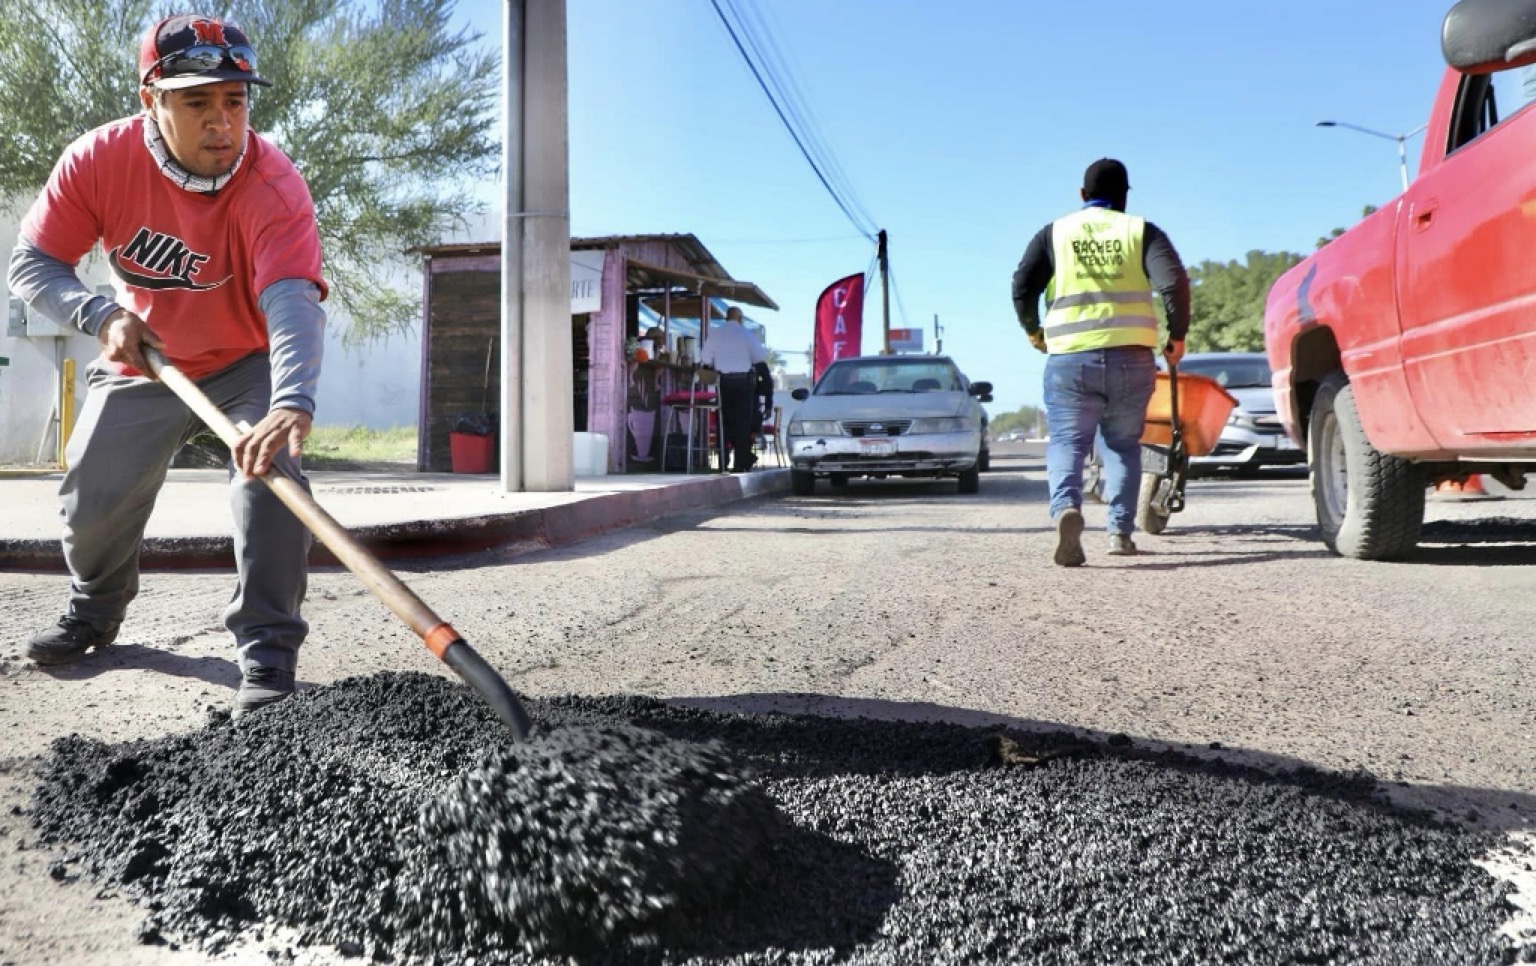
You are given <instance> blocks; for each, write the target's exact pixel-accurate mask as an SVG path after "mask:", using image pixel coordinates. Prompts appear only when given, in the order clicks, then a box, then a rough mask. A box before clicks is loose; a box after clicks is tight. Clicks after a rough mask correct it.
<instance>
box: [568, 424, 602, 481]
mask: <svg viewBox="0 0 1536 966" xmlns="http://www.w3.org/2000/svg"><path fill="white" fill-rule="evenodd" d="M571 457H572V461H573V462H574V463H575V464H576V475H577V476H607V475H608V437H607V435H606V434H604V433H574V434H572V441H571Z"/></svg>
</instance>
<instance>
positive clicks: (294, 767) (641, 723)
mask: <svg viewBox="0 0 1536 966" xmlns="http://www.w3.org/2000/svg"><path fill="white" fill-rule="evenodd" d="M527 705H528V711H529V713H530V715H531V716H532V717H533V719H534V721H535V723H536V727H537V728H538V729H539V731H540V733H541V735H542V737H540V738H539V739H538V740H536V741H534V742H530V743H529V744H527V745H522V746H519V745H515V744H514V743H512V742H511V740H510V737H509V736H508V735H507V733H506V731H505V728H504V727H503V726H502V725H501V724H500V723H499V722H498V721H497V720H496V719H495V718H494V717H493V716H492V715H491V713H490V712H489V711H488V710H487V709H486V708H484V706H483V704H482V703H481V702H480V701H479V700H478V699H477V698H476V697H475V696H474V695H473V694H472V693H470V692H469V691H468V690H467V689H465V688H463V687H462V686H459V685H457V684H454V683H451V682H448V681H444V680H441V679H437V678H431V677H427V676H422V675H381V676H376V677H371V678H359V679H353V680H349V681H344V682H341V683H339V684H337V685H335V686H332V687H328V688H321V689H316V690H314V691H309V692H305V693H304V694H301V695H300V696H299V697H297V698H295V699H294V700H292V701H289V702H287V703H286V704H284V705H281V706H278V707H277V708H274V709H272V710H271V711H269V712H263V713H261V714H258V715H253V716H252V717H251V718H249V719H247V720H246V721H245V722H242V723H241V724H240V726H238V727H230V726H229V725H228V724H213V725H210V726H209V727H208V728H206V729H203V730H201V731H199V732H196V733H194V734H191V735H183V736H175V737H171V738H166V739H161V740H157V741H153V742H143V743H135V744H127V745H119V746H107V745H103V744H101V743H98V742H94V741H87V740H83V739H80V738H69V739H64V740H62V741H60V742H58V743H57V744H56V745H55V747H54V749H53V752H52V754H51V756H50V759H49V761H48V763H47V767H46V770H45V777H44V780H43V781H42V783H41V784H40V786H39V789H38V791H37V795H36V798H35V801H34V805H33V808H32V818H33V820H34V822H35V823H36V825H37V826H38V828H39V829H40V831H41V833H42V836H43V838H44V839H45V841H48V842H52V843H55V844H56V845H57V846H58V847H59V848H61V849H62V850H63V856H62V858H61V859H60V861H59V863H57V865H56V868H55V871H56V874H58V875H60V876H67V875H70V874H75V873H80V874H85V875H87V876H90V877H92V878H94V879H97V880H100V881H102V882H104V883H107V884H110V885H115V886H116V887H118V888H119V889H121V890H122V891H124V892H126V893H127V894H129V895H131V896H134V897H135V898H136V899H138V901H140V902H141V903H142V904H144V905H145V906H146V907H147V908H148V909H149V910H150V911H149V914H148V918H147V919H146V922H145V924H144V926H143V927H142V928H141V933H140V935H141V938H142V939H143V940H144V941H173V942H178V943H187V944H192V945H196V946H199V947H202V948H206V949H218V948H222V947H223V946H225V945H227V944H228V943H229V942H230V941H232V940H234V939H237V938H238V939H240V940H242V941H248V942H254V943H257V944H262V943H264V944H266V945H267V946H268V947H269V948H270V949H271V950H272V952H273V954H274V955H277V956H281V955H282V954H283V953H284V952H286V951H292V948H293V947H294V946H296V945H306V944H310V945H313V944H322V945H333V946H335V947H338V948H339V949H340V950H341V951H342V952H344V953H367V954H370V955H373V956H375V957H378V958H387V957H390V956H393V957H394V959H395V960H396V961H398V962H408V961H414V960H427V961H431V962H438V963H466V962H468V961H469V960H471V959H473V961H474V962H476V963H477V964H493V963H532V962H544V961H547V960H544V959H541V958H540V955H541V954H554V953H556V952H559V953H562V954H568V955H566V956H565V957H564V958H562V959H561V961H572V960H574V961H577V962H583V963H631V962H633V963H657V964H662V963H666V964H671V963H693V962H700V963H702V962H720V963H725V962H728V963H741V964H746V963H812V962H814V963H823V962H860V963H914V964H915V963H924V964H926V963H1019V962H1029V963H1040V964H1087V963H1094V964H1102V963H1132V962H1134V963H1145V964H1161V963H1202V964H1203V963H1254V964H1258V963H1266V964H1267V963H1279V962H1288V963H1329V962H1337V963H1345V962H1347V963H1352V964H1353V963H1362V964H1365V963H1369V964H1414V966H1419V964H1435V963H1454V964H1481V963H1488V964H1495V963H1507V962H1515V961H1520V960H1522V959H1523V958H1524V957H1525V956H1526V955H1529V953H1530V952H1531V951H1530V950H1517V949H1514V948H1511V947H1510V946H1509V945H1508V944H1507V943H1506V942H1505V941H1503V940H1501V939H1499V938H1498V936H1497V933H1498V930H1499V928H1500V926H1501V925H1502V924H1503V923H1504V921H1505V920H1506V919H1507V918H1508V916H1509V915H1510V914H1511V912H1512V908H1511V906H1510V905H1509V904H1508V902H1507V900H1506V898H1505V894H1506V892H1507V887H1506V886H1504V885H1502V884H1500V883H1498V882H1496V881H1495V880H1494V879H1493V878H1492V877H1491V876H1489V875H1488V874H1487V873H1486V872H1484V871H1483V870H1481V869H1480V868H1478V867H1477V866H1475V865H1474V864H1473V861H1474V859H1477V858H1479V857H1481V856H1482V855H1484V854H1486V853H1487V852H1488V851H1490V850H1491V849H1492V848H1493V846H1494V844H1495V842H1496V840H1495V838H1494V837H1493V836H1491V835H1490V834H1488V833H1481V832H1477V831H1474V830H1472V829H1469V828H1464V827H1460V826H1456V825H1449V824H1440V823H1436V822H1434V821H1431V820H1430V819H1429V817H1427V816H1423V815H1417V814H1410V813H1405V812H1401V811H1397V810H1394V809H1393V808H1392V807H1390V806H1389V805H1388V804H1387V803H1386V801H1385V800H1384V798H1383V797H1382V796H1381V794H1380V789H1379V787H1378V786H1377V784H1376V783H1375V781H1374V780H1372V779H1371V778H1369V777H1368V776H1364V775H1338V774H1332V773H1326V772H1320V771H1314V770H1309V769H1303V770H1299V771H1296V772H1292V773H1287V774H1283V775H1272V774H1268V773H1264V772H1260V771H1257V770H1254V769H1251V768H1246V767H1241V766H1238V765H1236V764H1233V763H1230V762H1222V761H1219V760H1207V759H1203V758H1202V759H1196V758H1194V757H1190V756H1183V755H1178V754H1173V753H1167V752H1153V751H1150V750H1144V749H1141V748H1138V747H1137V746H1136V745H1135V744H1134V743H1133V742H1131V741H1130V740H1129V739H1127V738H1124V737H1121V736H1117V737H1115V738H1112V739H1107V740H1105V741H1102V742H1088V741H1084V740H1083V739H1081V738H1080V737H1073V736H1071V735H1067V734H1023V733H1008V734H1002V733H999V732H996V731H991V730H980V729H972V728H964V727H959V726H953V725H942V724H922V723H907V722H883V721H870V720H841V719H832V718H822V717H812V716H784V715H731V714H724V713H715V712H706V711H700V710H693V709H687V708H681V707H672V706H668V705H664V704H662V703H660V702H657V701H653V700H650V699H646V698H581V697H568V698H558V699H549V700H530V701H528V702H527ZM557 878H558V880H559V885H556V880H557ZM279 925H281V926H287V927H292V930H293V931H292V932H288V931H282V932H274V931H273V930H272V928H271V927H273V926H279Z"/></svg>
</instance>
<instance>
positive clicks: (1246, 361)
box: [1179, 352, 1307, 474]
mask: <svg viewBox="0 0 1536 966" xmlns="http://www.w3.org/2000/svg"><path fill="white" fill-rule="evenodd" d="M1179 372H1180V373H1181V374H1189V375H1196V376H1208V377H1209V378H1211V379H1214V380H1216V381H1217V382H1218V383H1220V384H1221V388H1223V389H1225V390H1226V391H1227V392H1229V393H1231V394H1232V395H1233V396H1234V397H1235V398H1236V399H1237V406H1236V408H1234V409H1233V410H1232V415H1231V416H1230V417H1229V418H1228V419H1227V424H1226V426H1224V427H1222V430H1221V437H1220V439H1218V440H1217V442H1216V448H1215V449H1213V450H1212V451H1211V452H1210V453H1209V454H1208V455H1206V456H1192V457H1190V460H1189V465H1190V469H1192V470H1197V471H1203V470H1213V469H1224V470H1233V471H1235V472H1237V473H1240V474H1252V473H1256V472H1258V471H1259V469H1260V468H1261V467H1265V466H1296V465H1298V464H1301V463H1305V462H1306V461H1307V454H1306V453H1305V452H1303V451H1302V450H1301V448H1300V447H1298V446H1297V445H1296V444H1295V443H1294V442H1292V441H1291V438H1290V437H1289V436H1287V435H1285V427H1284V426H1281V425H1280V417H1279V416H1277V415H1276V414H1275V389H1274V386H1272V385H1271V384H1270V371H1269V359H1268V358H1267V357H1266V356H1265V355H1264V353H1262V352H1200V353H1191V354H1190V355H1187V356H1185V357H1184V360H1183V361H1182V362H1180V363H1179Z"/></svg>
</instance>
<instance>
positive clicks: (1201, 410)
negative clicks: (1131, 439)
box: [1141, 372, 1237, 456]
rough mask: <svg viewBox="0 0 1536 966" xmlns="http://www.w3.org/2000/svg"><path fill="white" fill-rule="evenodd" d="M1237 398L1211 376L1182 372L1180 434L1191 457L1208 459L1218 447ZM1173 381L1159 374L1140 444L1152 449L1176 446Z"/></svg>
mask: <svg viewBox="0 0 1536 966" xmlns="http://www.w3.org/2000/svg"><path fill="white" fill-rule="evenodd" d="M1236 406H1237V399H1236V398H1235V397H1234V396H1233V395H1232V394H1231V393H1229V392H1227V391H1226V390H1225V389H1223V388H1222V387H1221V383H1219V382H1217V381H1216V380H1215V379H1212V378H1210V377H1209V376H1196V375H1191V374H1189V373H1183V372H1181V373H1179V399H1178V417H1179V431H1180V435H1181V436H1182V437H1183V439H1184V451H1185V455H1188V456H1205V455H1206V454H1208V453H1210V452H1211V451H1212V450H1214V449H1215V448H1216V441H1217V440H1218V439H1220V438H1221V428H1222V427H1223V426H1225V425H1226V424H1227V419H1228V417H1230V416H1231V415H1232V410H1233V409H1234V408H1236ZM1173 407H1174V403H1173V380H1172V379H1171V378H1170V377H1169V375H1168V373H1166V372H1159V373H1158V374H1157V385H1156V386H1154V387H1153V389H1152V400H1151V401H1150V402H1148V403H1147V422H1146V427H1145V428H1144V429H1143V430H1142V433H1141V441H1142V443H1143V444H1150V445H1152V446H1161V447H1171V446H1172V445H1173Z"/></svg>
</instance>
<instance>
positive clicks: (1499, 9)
mask: <svg viewBox="0 0 1536 966" xmlns="http://www.w3.org/2000/svg"><path fill="white" fill-rule="evenodd" d="M1440 52H1441V54H1442V55H1444V57H1445V62H1446V64H1447V65H1448V66H1450V67H1451V68H1453V69H1455V70H1458V71H1460V72H1461V73H1463V74H1492V73H1494V72H1496V71H1501V70H1510V69H1511V68H1514V67H1524V66H1525V65H1527V64H1536V0H1460V2H1459V3H1457V4H1456V5H1455V6H1454V7H1452V8H1451V9H1450V12H1448V13H1447V14H1446V15H1445V22H1444V23H1443V24H1442V26H1441V28H1440Z"/></svg>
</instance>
